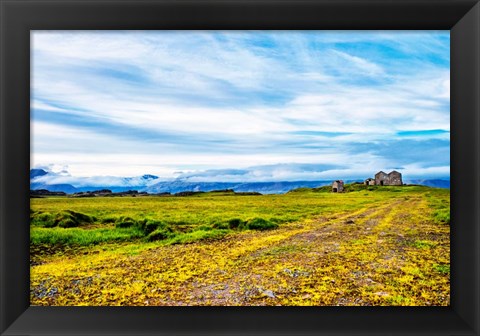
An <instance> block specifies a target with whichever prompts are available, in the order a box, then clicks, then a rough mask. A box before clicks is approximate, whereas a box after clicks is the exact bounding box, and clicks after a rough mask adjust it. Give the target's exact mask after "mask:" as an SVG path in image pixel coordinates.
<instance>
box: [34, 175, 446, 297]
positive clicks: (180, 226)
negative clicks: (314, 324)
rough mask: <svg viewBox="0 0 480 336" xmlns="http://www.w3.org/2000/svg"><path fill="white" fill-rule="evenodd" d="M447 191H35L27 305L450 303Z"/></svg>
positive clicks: (407, 188)
mask: <svg viewBox="0 0 480 336" xmlns="http://www.w3.org/2000/svg"><path fill="white" fill-rule="evenodd" d="M449 234H450V191H449V190H448V189H436V188H428V187H423V186H400V187H386V186H385V187H377V186H369V187H367V186H364V185H359V184H358V185H347V186H346V192H344V193H338V194H337V193H331V192H330V187H323V188H318V189H298V190H295V191H291V192H289V193H287V194H284V195H237V194H235V193H233V192H230V191H219V192H208V193H199V194H195V195H191V196H181V197H179V196H138V197H130V196H129V197H90V198H74V197H61V196H59V197H45V198H32V199H31V211H30V259H31V260H30V263H31V274H30V276H31V287H30V299H31V304H32V305H41V306H43V305H59V306H64V305H67V306H72V305H93V306H98V305H137V306H146V305H173V306H178V305H246V306H251V305H361V306H363V305H367V306H369V305H416V306H429V305H441V306H445V305H449V303H450V256H449V255H450V239H449Z"/></svg>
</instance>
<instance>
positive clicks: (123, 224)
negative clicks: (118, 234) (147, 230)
mask: <svg viewBox="0 0 480 336" xmlns="http://www.w3.org/2000/svg"><path fill="white" fill-rule="evenodd" d="M137 225H138V223H137V221H136V220H134V219H133V218H130V217H127V216H121V217H118V218H117V220H116V222H115V227H116V228H119V229H124V228H129V227H133V226H137Z"/></svg>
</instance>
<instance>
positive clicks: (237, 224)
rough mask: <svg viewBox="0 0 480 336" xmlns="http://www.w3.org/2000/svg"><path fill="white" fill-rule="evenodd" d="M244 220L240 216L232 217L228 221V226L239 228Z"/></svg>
mask: <svg viewBox="0 0 480 336" xmlns="http://www.w3.org/2000/svg"><path fill="white" fill-rule="evenodd" d="M244 224H245V222H244V221H243V220H241V219H240V218H232V219H230V220H229V221H228V227H229V228H230V229H239V228H241V227H242V226H243V225H244Z"/></svg>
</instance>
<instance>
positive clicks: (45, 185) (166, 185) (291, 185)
mask: <svg viewBox="0 0 480 336" xmlns="http://www.w3.org/2000/svg"><path fill="white" fill-rule="evenodd" d="M70 179H71V178H70ZM62 180H69V177H68V176H67V177H64V176H62V175H59V174H56V173H52V172H48V171H45V170H43V169H31V170H30V189H32V190H39V189H47V190H49V191H63V192H65V193H67V194H73V193H76V192H82V191H83V192H85V191H95V190H100V189H109V190H111V191H113V192H122V191H127V190H137V191H139V192H142V191H145V192H147V193H150V194H157V193H165V192H169V193H172V194H173V193H178V192H182V191H212V190H223V189H232V190H234V191H236V192H259V193H262V194H283V193H286V192H288V191H290V190H292V189H297V188H315V187H321V186H325V185H329V184H331V183H332V181H331V180H323V181H278V182H192V181H189V180H186V179H175V180H171V181H158V180H159V178H158V177H157V176H155V175H148V174H147V175H142V176H138V177H91V178H90V177H85V178H75V180H76V181H77V182H78V184H77V185H75V184H73V183H60V182H59V181H62ZM90 182H91V183H92V184H91V185H89V183H90ZM352 182H361V181H360V180H345V183H352ZM404 183H407V184H420V185H425V186H429V187H436V188H450V180H447V179H412V180H405V181H404Z"/></svg>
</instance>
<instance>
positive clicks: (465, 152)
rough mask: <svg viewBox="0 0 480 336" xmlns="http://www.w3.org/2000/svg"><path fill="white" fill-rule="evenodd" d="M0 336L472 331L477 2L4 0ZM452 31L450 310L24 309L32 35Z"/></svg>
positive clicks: (479, 137) (479, 129)
mask: <svg viewBox="0 0 480 336" xmlns="http://www.w3.org/2000/svg"><path fill="white" fill-rule="evenodd" d="M0 11H1V12H0V24H1V50H0V52H1V54H0V60H1V72H0V73H1V96H0V97H1V113H0V127H1V133H0V141H1V143H0V174H1V175H0V177H1V178H0V239H1V241H0V248H1V254H0V262H1V265H0V266H1V268H0V333H1V334H2V335H191V334H195V335H207V334H208V335H220V334H221V335H234V334H235V335H247V334H248V335H257V334H258V335H267V334H268V335H314V334H315V335H327V334H328V335H329V334H338V335H340V334H341V335H359V334H368V335H373V334H378V335H385V334H389V335H480V331H479V330H480V328H479V320H480V310H479V307H480V290H479V284H480V279H479V274H480V268H479V265H480V254H479V246H480V245H479V241H480V221H479V212H480V202H479V190H480V178H479V177H480V174H479V173H480V166H479V157H480V146H479V145H480V143H479V141H480V4H479V3H478V0H421V1H417V0H390V1H376V0H345V1H344V0H338V1H330V0H297V1H295V0H260V1H251V0H243V1H239V0H224V1H222V0H208V1H203V0H197V1H191V0H177V1H172V0H158V1H155V0H147V1H145V0H142V1H135V0H117V1H113V0H98V1H94V0H93V1H92V0H84V1H78V0H0ZM45 29H52V30H54V29H81V30H96V29H126V30H130V29H209V30H210V29H211V30H217V29H282V30H290V29H309V30H310V29H348V30H355V29H368V30H370V29H375V30H376V29H385V30H387V29H402V30H410V29H428V30H429V29H435V30H437V29H447V30H450V31H451V200H452V207H451V218H452V224H451V227H452V234H451V249H452V255H451V262H452V269H451V276H452V279H451V306H450V307H415V308H408V307H374V308H373V307H371V308H369V307H318V308H317V307H300V308H295V307H246V308H236V307H138V308H137V307H115V308H109V307H90V308H80V307H70V308H68V307H29V267H30V266H29V250H28V245H29V227H28V224H27V223H28V222H29V217H28V216H29V177H28V176H29V169H30V128H29V127H30V115H29V113H30V111H29V110H30V83H29V80H30V31H31V30H45Z"/></svg>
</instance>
